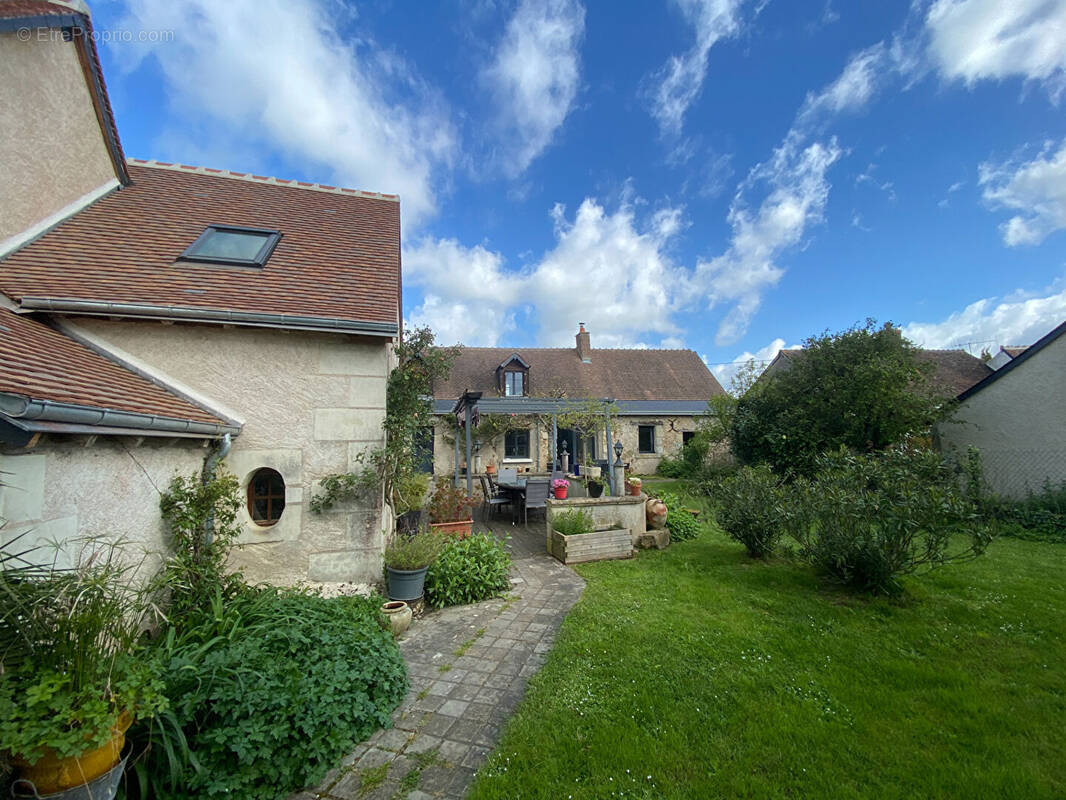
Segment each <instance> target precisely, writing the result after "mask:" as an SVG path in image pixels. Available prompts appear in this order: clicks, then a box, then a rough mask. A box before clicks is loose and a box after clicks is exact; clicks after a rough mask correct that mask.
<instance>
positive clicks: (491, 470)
mask: <svg viewBox="0 0 1066 800" xmlns="http://www.w3.org/2000/svg"><path fill="white" fill-rule="evenodd" d="M485 474H486V475H495V474H496V465H495V464H487V465H486V466H485Z"/></svg>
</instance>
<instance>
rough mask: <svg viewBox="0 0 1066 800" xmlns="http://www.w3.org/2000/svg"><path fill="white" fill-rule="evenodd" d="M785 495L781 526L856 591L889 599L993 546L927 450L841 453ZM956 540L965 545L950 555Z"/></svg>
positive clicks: (945, 469) (950, 472)
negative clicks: (908, 580) (925, 574)
mask: <svg viewBox="0 0 1066 800" xmlns="http://www.w3.org/2000/svg"><path fill="white" fill-rule="evenodd" d="M818 464H819V467H820V469H819V472H818V474H817V475H816V476H815V478H814V479H813V480H811V481H809V482H808V481H797V482H796V483H794V484H793V485H792V486H791V487H790V488H789V490H788V491H789V498H788V500H789V502H788V510H787V513H786V514H785V521H786V525H787V527H788V530H789V533H790V534H791V535H792V536H793V538H795V539H796V540H797V541H798V542H799V544H800V547H801V551H802V553H803V554H804V555H805V556H806V557H807V558H808V559H809V560H810V561H811V563H812V564H814V566H815V567H817V568H819V569H820V570H822V571H824V572H825V573H827V574H829V575H831V576H833V577H834V578H836V579H838V580H839V581H841V582H842V583H845V584H847V585H849V586H852V587H854V588H857V589H860V590H863V591H870V592H874V593H884V594H894V593H898V592H899V591H900V590H901V588H902V587H901V584H900V581H899V579H900V577H901V576H903V575H906V574H908V573H912V572H915V571H919V570H925V569H932V568H934V567H937V566H940V565H943V564H946V563H948V562H950V561H957V560H960V559H964V558H971V557H974V556H977V555H979V554H980V553H982V552H983V551H984V549H985V547H987V545H988V542H989V540H990V532H989V531H990V529H989V528H988V527H987V526H986V525H985V524H983V522H982V520H981V519H980V515H979V513H978V506H977V504H976V503H975V502H974V498H972V497H971V496H970V495H969V494H968V493H967V492H966V490H965V487H964V486H963V483H962V482H961V481H960V480H959V475H958V474H957V472H956V471H955V470H954V469H953V468H952V467H950V466H949V465H948V464H946V463H945V462H944V461H943V460H942V459H941V458H940V456H939V455H938V454H937V453H935V452H932V451H930V450H927V449H924V448H920V447H915V446H912V445H910V444H903V445H899V446H897V447H893V448H890V449H888V450H886V451H885V452H883V453H874V454H854V453H849V452H847V451H840V452H838V453H835V454H831V455H827V456H824V457H822V458H821V459H819V461H818ZM956 534H964V535H965V536H966V540H967V544H966V546H963V547H959V548H958V549H957V550H954V551H952V545H953V541H954V540H955V536H956Z"/></svg>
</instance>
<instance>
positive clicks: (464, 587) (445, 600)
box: [425, 533, 511, 608]
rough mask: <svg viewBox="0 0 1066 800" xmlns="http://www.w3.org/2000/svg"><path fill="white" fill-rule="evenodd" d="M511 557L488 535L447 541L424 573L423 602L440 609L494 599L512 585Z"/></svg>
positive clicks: (477, 534) (481, 534) (501, 544)
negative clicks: (424, 599)
mask: <svg viewBox="0 0 1066 800" xmlns="http://www.w3.org/2000/svg"><path fill="white" fill-rule="evenodd" d="M510 569H511V556H510V555H508V553H507V548H506V547H505V546H504V543H503V542H501V541H500V540H499V539H497V538H496V537H494V536H491V535H489V534H487V533H473V534H471V535H470V536H468V537H466V538H465V539H449V540H447V542H446V543H445V545H444V547H443V549H442V550H441V552H440V555H439V556H438V557H437V559H436V560H435V561H434V562H433V563H432V564H431V565H430V567H429V571H428V572H427V573H426V584H425V598H426V602H427V603H428V604H429V605H431V606H435V607H436V608H442V607H444V606H456V605H465V604H467V603H476V602H478V601H480V600H487V599H488V598H490V597H494V596H496V595H498V594H500V593H501V592H503V591H504V590H506V589H507V588H508V587H510V585H511V579H510V577H509V572H510Z"/></svg>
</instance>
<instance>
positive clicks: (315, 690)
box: [146, 587, 407, 798]
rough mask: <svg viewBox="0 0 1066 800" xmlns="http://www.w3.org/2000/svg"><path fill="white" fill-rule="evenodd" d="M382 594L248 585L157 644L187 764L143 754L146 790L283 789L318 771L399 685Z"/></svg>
mask: <svg viewBox="0 0 1066 800" xmlns="http://www.w3.org/2000/svg"><path fill="white" fill-rule="evenodd" d="M379 606H380V598H360V597H338V598H324V597H321V596H318V595H315V594H311V593H306V592H299V591H296V590H291V589H290V590H283V589H273V588H265V587H264V588H257V589H250V588H246V589H244V590H242V591H240V592H239V593H237V595H236V596H234V597H233V598H231V599H229V600H228V601H226V602H223V601H222V599H221V597H216V598H215V602H214V603H211V604H209V605H208V606H207V607H206V608H204V609H202V610H201V611H200V612H199V613H192V614H190V615H189V616H187V617H186V618H185V619H183V620H182V621H181V624H180V627H175V628H170V629H169V630H167V631H166V633H165V635H164V636H163V637H162V639H161V640H160V642H159V644H158V648H159V652H160V655H161V656H162V657H163V659H164V662H165V665H166V666H165V673H164V680H165V683H166V693H167V695H168V696H169V698H170V701H171V707H172V712H173V715H174V718H175V720H176V722H177V724H178V725H179V726H180V729H181V730H182V731H183V732H184V738H185V739H186V741H187V744H188V749H189V752H190V754H191V758H190V759H189V763H190V764H191V765H192V767H191V768H189V769H186V770H185V771H184V772H183V773H179V774H178V775H177V776H176V777H177V779H175V775H174V774H172V772H171V770H170V767H171V763H170V760H168V758H167V757H166V756H167V754H166V749H167V747H169V744H167V743H165V742H161V743H160V745H161V746H158V747H154V748H153V749H152V750H150V751H149V761H148V764H147V770H146V771H147V772H148V773H149V774H150V776H151V777H152V779H153V780H152V784H153V789H154V796H158V797H164V798H194V797H235V798H281V797H285V796H287V795H288V794H290V793H291V792H292V791H294V790H296V789H299V788H300V787H302V786H306V785H308V784H313V783H316V782H318V781H319V780H321V778H322V777H323V776H324V775H325V773H326V771H327V770H328V769H330V768H331V767H333V766H334V765H335V764H336V763H337V761H339V759H340V758H341V757H342V756H343V755H344V754H345V753H347V752H349V751H350V750H351V749H352V748H353V747H354V746H355V745H356V744H357V743H358V742H360V741H362V740H363V739H365V738H366V737H367V736H368V735H369V734H370V733H371V732H372V731H374V730H375V729H377V728H379V727H381V726H383V725H387V724H388V722H389V716H390V714H391V712H392V710H393V709H394V708H395V707H396V706H397V705H398V704H399V702H400V701H401V700H402V699H403V697H404V695H405V694H406V692H407V675H406V670H405V667H404V662H403V659H402V658H401V656H400V653H399V651H398V649H397V647H396V644H395V642H394V640H393V637H392V636H391V634H389V633H388V632H386V631H385V630H384V629H383V627H382V625H381V622H380V618H379V610H378V609H379Z"/></svg>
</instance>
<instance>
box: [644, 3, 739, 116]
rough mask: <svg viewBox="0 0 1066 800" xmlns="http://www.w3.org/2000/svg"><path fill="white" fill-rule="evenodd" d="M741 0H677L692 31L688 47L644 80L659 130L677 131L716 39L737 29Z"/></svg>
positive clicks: (696, 93)
mask: <svg viewBox="0 0 1066 800" xmlns="http://www.w3.org/2000/svg"><path fill="white" fill-rule="evenodd" d="M742 2H743V0H677V4H678V5H679V6H680V8H681V13H682V14H683V15H684V17H685V19H686V21H688V23H689V24H690V25H692V27H693V28H694V30H695V33H696V41H695V43H694V44H693V45H692V48H691V49H690V50H688V51H687V52H685V53H684V54H682V55H680V56H671V57H670V58H669V59H668V60H667V62H666V63H665V64H664V65H663V66H662V67H660V68H659V69H658V70H656V71H655V72H654V73H653V74H652V75H650V76H648V78H647V79H646V93H647V95H648V99H649V101H650V105H651V113H652V115H653V116H654V117H655V119H656V120H658V122H659V130H660V132H661V133H662V134H663V135H664V136H666V135H672V136H676V135H678V134H680V133H681V125H682V123H683V122H684V118H685V112H686V111H688V108H689V106H691V105H692V103H693V102H694V101H695V100H696V98H697V97H699V94H700V91H701V90H702V89H703V81H704V79H705V78H706V77H707V56H708V54H709V53H710V51H711V48H712V47H714V45H715V43H716V42H718V40H719V39H723V38H728V37H731V36H735V35H736V34H737V32H738V31H739V30H740V19H739V15H738V12H739V10H740V6H741V3H742Z"/></svg>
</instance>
